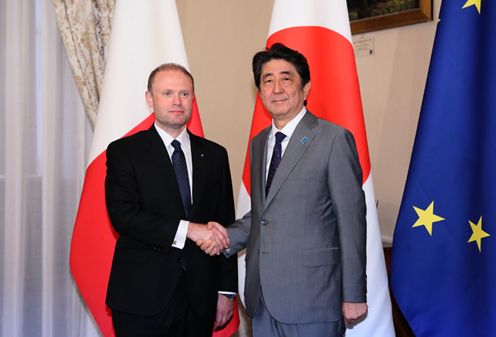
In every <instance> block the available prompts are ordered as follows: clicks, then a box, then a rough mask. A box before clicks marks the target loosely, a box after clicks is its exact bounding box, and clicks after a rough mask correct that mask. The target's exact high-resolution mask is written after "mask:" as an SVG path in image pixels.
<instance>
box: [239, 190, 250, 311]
mask: <svg viewBox="0 0 496 337" xmlns="http://www.w3.org/2000/svg"><path fill="white" fill-rule="evenodd" d="M250 209H251V200H250V195H249V194H248V190H247V189H246V187H245V184H244V182H241V187H240V188H239V195H238V207H237V208H236V219H239V218H242V217H243V215H245V214H246V213H248V212H249V211H250ZM245 257H246V253H245V251H244V250H243V251H242V252H239V253H238V294H239V298H240V299H241V301H242V302H243V304H244V303H245V275H246V268H245V267H246V266H245Z"/></svg>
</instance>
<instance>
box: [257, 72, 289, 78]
mask: <svg viewBox="0 0 496 337" xmlns="http://www.w3.org/2000/svg"><path fill="white" fill-rule="evenodd" d="M292 74H293V72H292V71H291V70H283V71H280V72H279V75H292ZM268 76H274V73H266V74H263V75H262V79H264V78H267V77H268Z"/></svg>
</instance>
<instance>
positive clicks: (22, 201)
mask: <svg viewBox="0 0 496 337" xmlns="http://www.w3.org/2000/svg"><path fill="white" fill-rule="evenodd" d="M90 138H91V131H90V128H89V124H88V122H87V120H86V117H85V114H84V109H83V107H82V104H81V101H80V98H79V96H78V93H77V90H76V87H75V84H74V80H73V77H72V74H71V71H70V68H69V65H68V62H67V59H66V56H65V51H64V48H63V46H62V42H61V40H60V36H59V33H58V30H57V25H56V21H55V16H54V9H53V5H52V2H51V1H50V0H0V252H1V255H0V317H1V322H0V336H1V337H31V336H33V337H34V336H43V337H45V336H46V337H52V336H56V337H71V336H77V337H81V336H85V337H86V336H98V332H97V330H96V328H95V326H94V324H93V322H92V320H91V318H90V317H89V315H88V314H87V312H86V310H85V308H84V305H83V304H82V302H81V300H80V298H79V295H78V293H77V289H76V287H75V286H74V283H73V280H72V277H71V274H70V271H69V262H68V261H69V249H70V241H71V234H72V228H73V225H74V217H75V214H76V210H77V206H78V201H79V195H80V191H81V186H82V182H83V177H84V171H85V167H86V158H87V149H88V148H89V142H90Z"/></svg>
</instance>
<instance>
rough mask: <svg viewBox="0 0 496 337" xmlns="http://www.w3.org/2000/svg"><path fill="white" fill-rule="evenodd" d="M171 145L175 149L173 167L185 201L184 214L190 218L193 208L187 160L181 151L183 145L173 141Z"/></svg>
mask: <svg viewBox="0 0 496 337" xmlns="http://www.w3.org/2000/svg"><path fill="white" fill-rule="evenodd" d="M171 145H172V146H173V147H174V152H173V153H172V166H174V171H175V172H176V180H177V184H178V185H179V192H180V193H181V199H182V201H183V207H184V214H186V217H188V213H189V208H190V207H191V190H190V188H189V179H188V168H187V166H186V158H185V157H184V152H183V150H181V143H180V142H178V141H177V140H175V139H174V140H173V141H172V143H171Z"/></svg>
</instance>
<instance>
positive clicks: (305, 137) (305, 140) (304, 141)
mask: <svg viewBox="0 0 496 337" xmlns="http://www.w3.org/2000/svg"><path fill="white" fill-rule="evenodd" d="M306 142H308V137H307V136H304V137H302V138H301V139H300V143H302V144H305V143H306Z"/></svg>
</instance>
